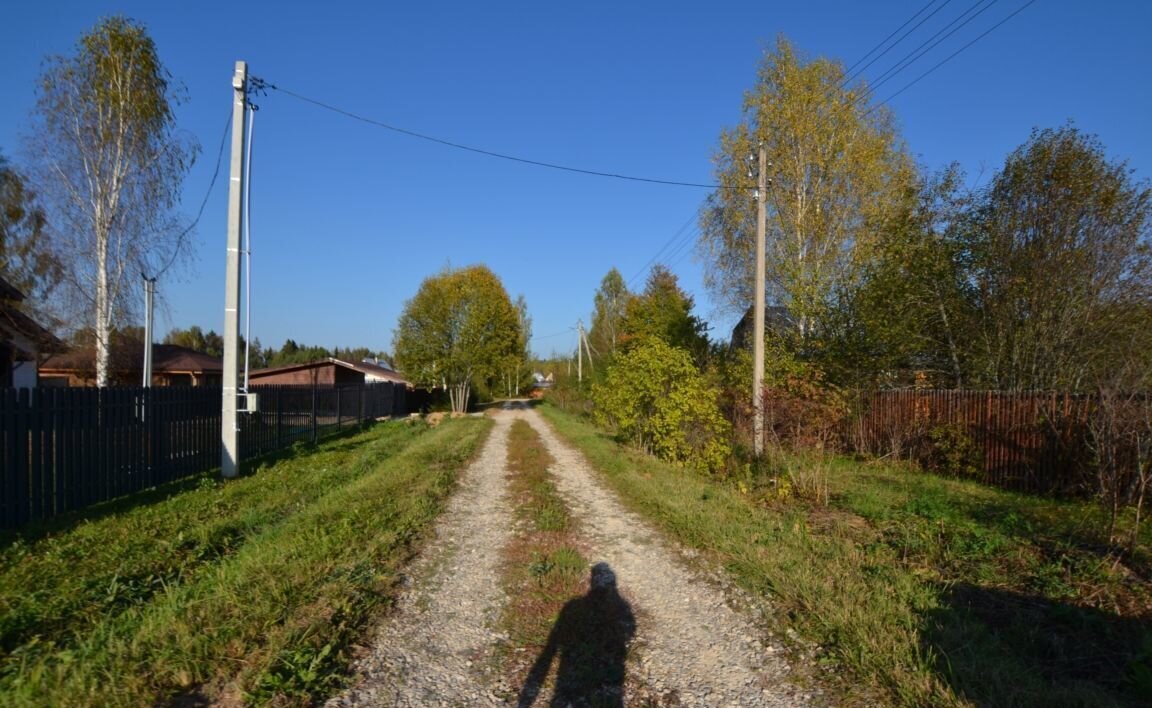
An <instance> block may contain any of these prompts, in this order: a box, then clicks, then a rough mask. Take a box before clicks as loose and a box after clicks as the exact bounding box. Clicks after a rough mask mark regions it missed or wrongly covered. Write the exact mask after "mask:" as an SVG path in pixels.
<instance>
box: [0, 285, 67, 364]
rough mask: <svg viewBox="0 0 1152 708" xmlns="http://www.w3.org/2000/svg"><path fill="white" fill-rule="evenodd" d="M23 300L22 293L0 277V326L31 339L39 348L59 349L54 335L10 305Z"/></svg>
mask: <svg viewBox="0 0 1152 708" xmlns="http://www.w3.org/2000/svg"><path fill="white" fill-rule="evenodd" d="M23 301H24V293H22V292H20V290H19V289H18V288H16V286H14V285H12V284H11V283H9V282H8V281H7V280H5V279H4V278H0V328H3V329H7V330H9V331H10V332H13V333H17V334H21V335H23V336H25V337H27V338H28V339H31V340H32V341H34V342H36V343H37V345H38V346H39V347H40V348H41V350H45V349H47V350H56V349H60V348H61V347H62V346H63V344H62V343H61V342H60V340H59V339H57V338H56V335H54V334H52V333H51V332H49V331H48V330H47V329H45V328H44V327H43V326H42V325H41V324H40V323H39V322H37V321H36V320H34V319H32V318H31V317H29V316H28V315H26V314H24V313H23V312H22V311H21V310H20V309H18V308H17V307H13V306H11V305H10V303H20V302H23Z"/></svg>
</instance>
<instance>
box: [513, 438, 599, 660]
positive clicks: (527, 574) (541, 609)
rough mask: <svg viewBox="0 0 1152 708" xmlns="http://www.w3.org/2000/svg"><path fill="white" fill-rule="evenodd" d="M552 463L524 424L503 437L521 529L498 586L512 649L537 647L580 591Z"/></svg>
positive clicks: (583, 564) (582, 569)
mask: <svg viewBox="0 0 1152 708" xmlns="http://www.w3.org/2000/svg"><path fill="white" fill-rule="evenodd" d="M551 464H552V458H551V457H550V456H549V455H548V452H547V450H545V449H544V444H543V441H541V440H540V436H539V435H537V434H536V431H534V430H533V429H532V427H531V426H530V425H528V423H526V422H524V421H522V420H518V421H516V422H515V423H513V424H512V429H511V430H510V431H509V436H508V471H509V480H508V481H509V493H510V494H511V497H512V500H513V503H514V505H515V510H516V511H515V513H516V515H517V516H518V517H519V518H520V519H521V521H522V525H521V526H520V528H519V531H518V533H517V534H516V535H515V537H514V539H513V541H512V543H510V544H509V546H508V547H507V548H506V549H505V553H504V556H505V568H504V582H505V587H506V588H507V589H508V594H509V597H510V598H511V600H510V602H509V604H508V606H507V607H506V608H505V611H504V625H505V628H506V630H507V631H508V635H509V638H510V639H511V641H512V644H513V645H514V646H517V647H535V648H540V647H542V646H543V645H544V643H545V641H546V640H547V638H548V633H549V631H550V630H551V628H552V624H553V623H554V622H555V621H556V616H557V613H558V612H559V611H560V608H561V607H562V606H563V604H564V603H565V602H566V601H567V600H570V599H571V598H572V597H573V596H576V595H579V594H580V593H582V592H583V591H584V589H585V583H586V581H587V578H586V576H587V573H588V561H587V560H585V558H584V556H583V555H582V554H581V552H580V549H579V548H578V536H577V528H576V524H575V522H574V520H573V519H572V516H571V514H570V513H569V511H568V507H567V506H566V505H565V503H564V500H563V499H561V498H560V496H559V494H558V493H557V491H556V485H555V483H553V481H552V479H551V477H550V475H549V474H548V467H549V465H551Z"/></svg>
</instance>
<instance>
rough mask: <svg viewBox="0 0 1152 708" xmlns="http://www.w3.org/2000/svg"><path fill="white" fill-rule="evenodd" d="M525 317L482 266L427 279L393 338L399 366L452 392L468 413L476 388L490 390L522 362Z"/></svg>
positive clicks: (428, 383)
mask: <svg viewBox="0 0 1152 708" xmlns="http://www.w3.org/2000/svg"><path fill="white" fill-rule="evenodd" d="M522 331H523V330H522V326H521V321H520V312H519V310H518V309H517V307H516V306H515V305H513V303H512V300H511V299H510V298H509V297H508V293H507V291H505V289H504V285H503V284H502V283H501V282H500V279H499V278H498V277H497V276H496V274H495V273H493V272H492V271H491V270H489V269H488V268H487V267H486V266H483V265H474V266H468V267H466V268H460V269H457V270H451V269H448V270H444V271H442V272H441V273H439V274H437V275H434V276H432V277H430V278H427V279H426V280H425V281H424V282H423V283H421V285H420V289H419V290H418V291H417V292H416V295H415V296H414V297H413V298H412V299H411V300H409V301H408V302H407V303H405V305H404V311H403V312H402V313H401V314H400V319H399V320H398V322H397V324H396V332H395V336H394V340H395V349H396V352H395V354H396V364H397V366H399V368H400V370H401V371H402V372H403V373H404V374H405V375H406V376H407V377H408V378H409V379H410V380H411V381H413V382H415V383H419V384H422V385H425V386H430V387H434V388H435V387H440V386H443V387H444V388H446V389H447V390H448V396H449V399H450V400H451V404H452V410H453V411H456V412H464V411H466V410H467V409H468V401H469V398H470V397H471V395H472V389H473V387H474V386H475V385H476V384H484V385H489V384H490V383H491V382H492V381H495V380H498V378H499V376H500V375H501V374H503V373H504V372H505V371H506V367H507V364H508V362H509V361H510V360H511V359H512V358H513V357H523V352H524V346H525V342H524V338H523V335H522Z"/></svg>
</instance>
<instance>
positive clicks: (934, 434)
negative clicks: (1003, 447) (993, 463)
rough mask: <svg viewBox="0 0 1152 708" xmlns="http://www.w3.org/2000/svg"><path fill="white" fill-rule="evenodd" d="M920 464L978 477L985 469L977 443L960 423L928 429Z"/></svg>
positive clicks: (962, 475) (935, 470)
mask: <svg viewBox="0 0 1152 708" xmlns="http://www.w3.org/2000/svg"><path fill="white" fill-rule="evenodd" d="M922 464H923V465H924V467H925V468H927V469H930V470H932V471H933V472H938V473H940V474H947V475H952V476H954V477H968V478H971V479H980V478H981V477H982V476H983V470H984V459H983V454H982V453H981V451H980V448H979V446H977V445H976V442H975V441H974V440H973V439H972V436H971V435H969V434H968V430H967V429H966V428H965V426H963V425H961V424H959V423H953V424H951V425H938V426H936V427H935V428H932V429H931V430H929V431H928V450H927V453H926V454H925V457H924V460H923V461H922Z"/></svg>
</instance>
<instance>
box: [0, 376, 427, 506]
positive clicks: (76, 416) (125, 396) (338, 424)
mask: <svg viewBox="0 0 1152 708" xmlns="http://www.w3.org/2000/svg"><path fill="white" fill-rule="evenodd" d="M252 390H253V391H254V392H256V393H258V394H259V396H260V410H259V412H258V413H252V414H242V415H241V420H240V425H241V429H240V457H241V459H242V460H248V459H252V458H254V457H258V456H260V455H264V454H267V453H269V452H273V451H276V450H279V449H282V448H285V447H288V446H290V445H292V444H293V443H295V442H298V441H306V442H314V441H316V440H318V439H320V438H321V437H323V436H325V435H328V434H331V433H334V432H337V431H339V430H341V429H344V428H347V427H352V426H359V425H361V424H363V423H364V422H366V421H369V420H374V419H377V418H383V417H389V416H395V415H404V414H406V413H407V412H408V401H407V389H406V388H405V386H404V385H402V384H392V383H380V384H367V385H363V386H344V387H313V386H259V387H254V388H253V389H252ZM221 393H222V392H221V389H219V388H192V387H170V388H143V387H116V388H35V389H26V388H25V389H0V527H4V528H15V527H19V526H22V525H24V524H26V523H28V522H30V521H34V520H41V519H48V518H51V517H53V516H56V515H58V514H62V513H64V512H67V511H74V510H78V509H84V508H86V507H89V506H91V505H93V504H97V503H100V502H103V501H107V500H110V499H115V498H117V497H121V496H124V495H126V494H132V493H135V492H138V491H141V490H144V489H148V488H150V487H154V486H156V485H159V484H164V483H165V482H171V481H174V480H177V479H181V478H183V477H187V476H190V475H193V474H197V473H200V472H203V471H205V470H209V469H212V468H214V467H218V466H219V464H220V409H221Z"/></svg>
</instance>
